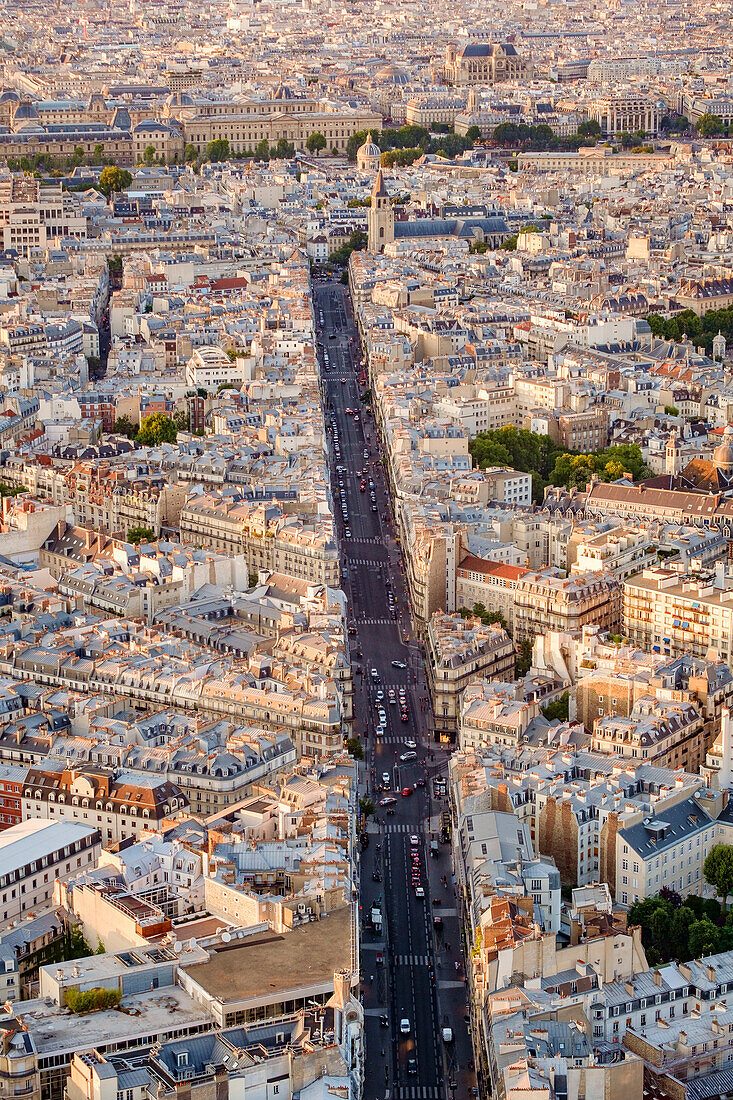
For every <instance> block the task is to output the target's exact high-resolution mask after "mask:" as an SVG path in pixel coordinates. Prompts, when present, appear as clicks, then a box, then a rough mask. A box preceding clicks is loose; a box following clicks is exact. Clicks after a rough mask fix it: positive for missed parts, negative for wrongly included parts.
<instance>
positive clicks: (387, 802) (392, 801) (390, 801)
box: [379, 795, 397, 806]
mask: <svg viewBox="0 0 733 1100" xmlns="http://www.w3.org/2000/svg"><path fill="white" fill-rule="evenodd" d="M396 803H397V799H396V798H392V797H391V796H390V795H388V796H387V797H386V798H380V799H379V805H380V806H394V805H396Z"/></svg>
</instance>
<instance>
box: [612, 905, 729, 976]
mask: <svg viewBox="0 0 733 1100" xmlns="http://www.w3.org/2000/svg"><path fill="white" fill-rule="evenodd" d="M731 916H733V914H727V915H726V914H725V913H724V912H723V911H722V909H721V906H720V902H718V901H716V899H715V898H707V899H706V898H701V897H699V896H698V895H696V894H692V895H690V896H689V897H686V898H682V897H680V895H679V894H678V893H676V892H675V891H674V890H668V889H666V888H663V889H662V890H660V892H659V893H658V894H654V895H652V896H650V897H647V898H643V899H642V900H641V901H636V902H634V904H633V905H632V906H631V908H630V909H629V918H628V923H629V925H630V926H631V925H639V927H640V929H641V942H642V944H643V945H644V949H645V951H646V954H647V959H648V960H649V963H650V964H651V965H652V966H657V965H659V963H663V962H669V961H670V959H677V960H678V961H679V962H686V961H687V960H688V959H699V958H701V957H702V956H704V955H714V954H716V953H717V952H719V951H729V950H731V948H733V924H732V923H731Z"/></svg>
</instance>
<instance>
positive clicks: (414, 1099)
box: [395, 1085, 443, 1100]
mask: <svg viewBox="0 0 733 1100" xmlns="http://www.w3.org/2000/svg"><path fill="white" fill-rule="evenodd" d="M442 1095H443V1093H442V1091H441V1089H440V1088H438V1086H437V1085H398V1086H397V1088H396V1089H395V1097H396V1100H440V1098H441V1097H442Z"/></svg>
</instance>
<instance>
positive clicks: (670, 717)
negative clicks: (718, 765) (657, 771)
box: [591, 695, 707, 772]
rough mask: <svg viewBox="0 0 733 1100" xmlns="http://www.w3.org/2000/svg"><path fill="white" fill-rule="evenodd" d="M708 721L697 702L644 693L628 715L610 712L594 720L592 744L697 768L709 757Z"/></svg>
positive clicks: (674, 765)
mask: <svg viewBox="0 0 733 1100" xmlns="http://www.w3.org/2000/svg"><path fill="white" fill-rule="evenodd" d="M706 747H707V746H706V742H705V722H704V719H703V715H702V712H701V710H700V708H699V707H698V706H697V704H696V702H694V701H688V700H680V701H677V702H666V701H659V700H657V699H656V698H655V697H654V696H653V695H641V696H640V697H639V698H638V699H637V700H636V702H635V703H634V705H633V707H632V708H631V712H630V714H629V716H628V717H622V716H619V715H614V714H608V715H605V716H604V717H602V718H596V720H595V721H594V723H593V734H592V737H591V748H592V750H593V751H594V752H604V753H609V754H613V755H614V756H622V757H623V756H630V757H631V758H632V759H635V760H648V761H649V762H650V763H654V764H658V765H659V767H662V768H678V767H679V768H683V769H684V770H685V771H688V772H697V771H698V769H699V767H700V765H701V764H702V763H703V762H704V760H705V750H706Z"/></svg>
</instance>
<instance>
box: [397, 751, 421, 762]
mask: <svg viewBox="0 0 733 1100" xmlns="http://www.w3.org/2000/svg"><path fill="white" fill-rule="evenodd" d="M400 760H402V761H403V763H404V762H405V761H407V760H417V753H416V752H412V751H410V752H403V753H402V756H401V757H400Z"/></svg>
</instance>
